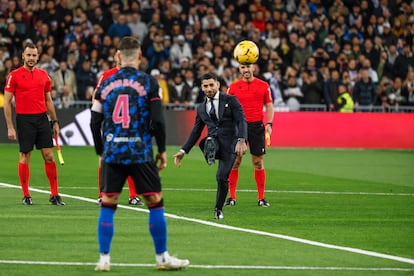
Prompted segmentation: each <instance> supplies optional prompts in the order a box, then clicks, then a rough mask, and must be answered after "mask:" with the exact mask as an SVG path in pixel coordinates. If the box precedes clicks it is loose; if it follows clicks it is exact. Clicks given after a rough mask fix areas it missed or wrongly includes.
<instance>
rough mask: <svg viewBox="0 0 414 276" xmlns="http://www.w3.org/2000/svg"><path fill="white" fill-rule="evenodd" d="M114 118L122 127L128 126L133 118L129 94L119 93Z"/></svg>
mask: <svg viewBox="0 0 414 276" xmlns="http://www.w3.org/2000/svg"><path fill="white" fill-rule="evenodd" d="M112 120H113V121H114V123H115V124H121V123H122V128H128V127H129V123H130V121H131V118H130V117H129V98H128V95H119V96H118V98H117V100H116V104H115V108H114V112H113V113H112Z"/></svg>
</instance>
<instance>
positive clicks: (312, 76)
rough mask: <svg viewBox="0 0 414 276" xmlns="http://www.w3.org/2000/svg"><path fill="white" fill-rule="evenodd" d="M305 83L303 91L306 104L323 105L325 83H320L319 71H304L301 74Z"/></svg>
mask: <svg viewBox="0 0 414 276" xmlns="http://www.w3.org/2000/svg"><path fill="white" fill-rule="evenodd" d="M301 78H302V81H303V84H302V87H301V91H302V93H303V103H304V104H323V103H324V102H325V100H324V95H323V82H321V81H318V73H317V71H312V70H309V69H307V70H304V71H303V72H302V74H301Z"/></svg>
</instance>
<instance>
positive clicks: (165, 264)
mask: <svg viewBox="0 0 414 276" xmlns="http://www.w3.org/2000/svg"><path fill="white" fill-rule="evenodd" d="M189 265H190V261H189V260H185V259H184V260H182V259H178V258H176V257H173V256H168V257H166V258H165V259H164V260H163V261H162V262H157V263H156V265H155V268H156V269H157V270H179V269H182V268H186V267H188V266H189Z"/></svg>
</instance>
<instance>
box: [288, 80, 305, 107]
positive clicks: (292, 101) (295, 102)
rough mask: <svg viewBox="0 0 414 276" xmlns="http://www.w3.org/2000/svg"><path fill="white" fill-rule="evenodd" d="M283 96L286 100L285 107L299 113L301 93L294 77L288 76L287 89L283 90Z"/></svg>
mask: <svg viewBox="0 0 414 276" xmlns="http://www.w3.org/2000/svg"><path fill="white" fill-rule="evenodd" d="M283 94H284V95H285V98H286V105H287V106H288V108H289V110H290V111H299V110H300V102H301V101H302V98H303V93H302V91H301V89H300V87H299V85H298V84H297V82H296V77H294V76H289V77H288V79H287V87H286V88H285V89H284V91H283Z"/></svg>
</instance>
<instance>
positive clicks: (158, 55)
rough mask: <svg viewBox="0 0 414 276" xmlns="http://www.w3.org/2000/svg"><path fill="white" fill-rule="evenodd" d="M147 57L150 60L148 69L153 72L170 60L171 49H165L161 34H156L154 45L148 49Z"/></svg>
mask: <svg viewBox="0 0 414 276" xmlns="http://www.w3.org/2000/svg"><path fill="white" fill-rule="evenodd" d="M146 56H147V58H148V62H149V64H148V69H149V70H152V69H155V68H158V66H159V64H160V63H161V62H162V61H164V60H166V59H169V57H170V49H168V48H165V47H164V44H163V37H162V36H161V34H160V33H155V34H154V39H153V42H152V44H151V45H150V46H149V47H148V49H147V52H146Z"/></svg>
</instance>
